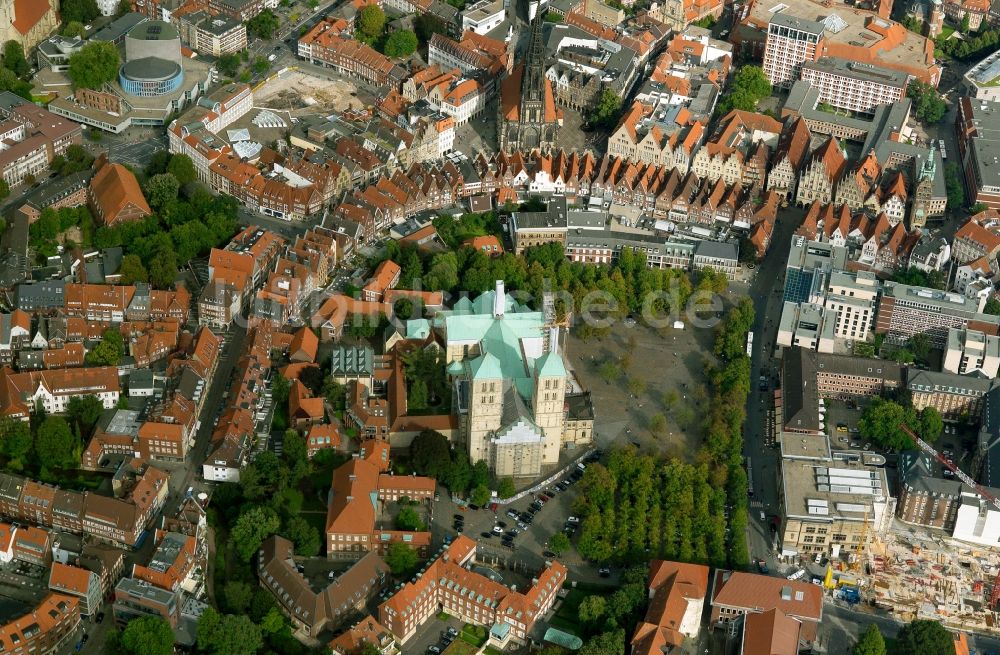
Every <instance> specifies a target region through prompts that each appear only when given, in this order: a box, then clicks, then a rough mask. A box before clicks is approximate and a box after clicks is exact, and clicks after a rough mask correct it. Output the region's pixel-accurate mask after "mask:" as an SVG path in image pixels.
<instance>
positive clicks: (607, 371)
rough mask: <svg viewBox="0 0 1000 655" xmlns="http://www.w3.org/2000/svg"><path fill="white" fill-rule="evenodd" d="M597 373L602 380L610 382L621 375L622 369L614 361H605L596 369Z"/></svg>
mask: <svg viewBox="0 0 1000 655" xmlns="http://www.w3.org/2000/svg"><path fill="white" fill-rule="evenodd" d="M597 374H598V375H600V376H601V379H602V380H604V381H605V382H607V383H608V384H610V383H612V382H614V381H615V380H617V379H618V378H619V377H620V376H621V374H622V370H621V368H620V367H619V366H618V364H616V363H615V362H612V361H606V362H604V363H603V364H601V366H600V368H598V369H597Z"/></svg>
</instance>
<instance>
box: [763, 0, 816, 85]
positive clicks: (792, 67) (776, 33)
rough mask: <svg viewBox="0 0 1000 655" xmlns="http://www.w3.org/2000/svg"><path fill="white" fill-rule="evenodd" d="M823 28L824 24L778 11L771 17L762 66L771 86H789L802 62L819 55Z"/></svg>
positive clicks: (811, 59)
mask: <svg viewBox="0 0 1000 655" xmlns="http://www.w3.org/2000/svg"><path fill="white" fill-rule="evenodd" d="M824 29H825V26H824V24H823V23H820V22H817V21H813V20H806V19H804V18H795V17H793V16H789V15H787V14H785V13H781V12H776V13H775V14H774V15H773V16H772V17H771V22H770V23H769V24H768V26H767V41H766V42H765V46H764V66H763V68H764V74H765V75H767V79H768V80H770V81H771V85H772V86H776V87H779V88H783V89H787V88H790V87H791V86H792V83H793V82H795V81H796V80H798V79H799V73H800V71H801V69H802V65H803V63H805V62H809V61H816V60H817V59H818V58H819V54H820V53H821V49H820V41H821V40H822V38H823V31H824Z"/></svg>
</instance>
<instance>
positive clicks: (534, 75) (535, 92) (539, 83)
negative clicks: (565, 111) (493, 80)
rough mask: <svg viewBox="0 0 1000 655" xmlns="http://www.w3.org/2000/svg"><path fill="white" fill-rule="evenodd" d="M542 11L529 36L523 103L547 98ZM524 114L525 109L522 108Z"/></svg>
mask: <svg viewBox="0 0 1000 655" xmlns="http://www.w3.org/2000/svg"><path fill="white" fill-rule="evenodd" d="M541 14H542V12H541V10H540V9H538V10H536V12H535V16H534V18H532V19H531V33H530V34H529V38H528V51H527V53H526V55H527V61H526V62H525V66H524V77H522V78H521V103H522V107H523V106H524V103H526V102H529V101H530V102H539V103H540V102H543V101H544V99H545V47H544V45H543V44H542V15H541ZM521 113H522V115H524V111H523V109H522V112H521Z"/></svg>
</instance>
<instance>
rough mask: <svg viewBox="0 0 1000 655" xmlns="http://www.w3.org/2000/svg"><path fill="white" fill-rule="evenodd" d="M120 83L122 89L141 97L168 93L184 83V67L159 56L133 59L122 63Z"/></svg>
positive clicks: (119, 74)
mask: <svg viewBox="0 0 1000 655" xmlns="http://www.w3.org/2000/svg"><path fill="white" fill-rule="evenodd" d="M118 83H119V84H120V85H121V87H122V91H124V92H125V93H127V94H129V95H133V96H138V97H140V98H150V97H153V96H162V95H167V94H168V93H173V92H174V91H176V90H177V89H179V88H180V87H181V85H182V84H183V83H184V69H183V68H181V65H180V64H178V63H176V62H173V61H167V60H166V59H159V58H157V57H143V58H142V59H133V60H132V61H128V62H125V63H124V64H122V67H121V69H119V71H118Z"/></svg>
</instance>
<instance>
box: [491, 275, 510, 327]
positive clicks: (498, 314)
mask: <svg viewBox="0 0 1000 655" xmlns="http://www.w3.org/2000/svg"><path fill="white" fill-rule="evenodd" d="M495 294H496V296H495V297H494V298H493V318H503V310H504V306H505V305H506V300H507V294H506V293H504V290H503V280H497V285H496V290H495Z"/></svg>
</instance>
